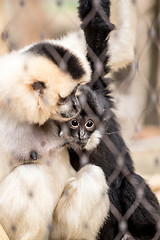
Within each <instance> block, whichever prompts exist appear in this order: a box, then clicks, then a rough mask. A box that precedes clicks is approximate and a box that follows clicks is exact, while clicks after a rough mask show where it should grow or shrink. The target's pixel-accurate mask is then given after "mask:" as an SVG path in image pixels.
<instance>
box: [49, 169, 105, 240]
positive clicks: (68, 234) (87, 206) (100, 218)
mask: <svg viewBox="0 0 160 240" xmlns="http://www.w3.org/2000/svg"><path fill="white" fill-rule="evenodd" d="M107 193H108V186H107V184H106V180H105V176H104V173H103V171H102V170H101V168H100V167H97V166H95V165H86V166H85V167H83V168H82V169H81V170H80V171H79V172H78V173H77V175H76V177H74V178H71V179H70V180H69V181H68V183H67V185H66V187H65V189H64V192H63V194H62V197H61V199H60V201H59V202H58V205H57V207H56V209H55V212H54V214H53V226H54V229H53V234H52V237H53V239H54V240H80V239H81V240H82V239H83V240H95V239H96V237H97V233H98V232H99V230H100V227H102V226H103V223H104V221H105V218H106V216H107V214H106V213H107V212H108V210H109V198H108V194H107Z"/></svg>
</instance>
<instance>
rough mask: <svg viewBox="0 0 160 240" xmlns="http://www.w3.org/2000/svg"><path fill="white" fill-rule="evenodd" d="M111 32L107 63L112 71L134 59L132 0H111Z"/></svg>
mask: <svg viewBox="0 0 160 240" xmlns="http://www.w3.org/2000/svg"><path fill="white" fill-rule="evenodd" d="M110 20H111V22H112V23H113V24H114V25H115V30H113V31H112V32H111V35H110V38H109V44H108V54H109V56H110V59H109V65H110V66H111V70H112V71H117V70H118V69H120V68H124V67H126V65H127V64H129V63H130V62H132V61H133V59H134V49H135V44H136V34H137V30H136V25H137V13H136V3H134V2H133V1H132V0H127V1H126V0H111V17H110Z"/></svg>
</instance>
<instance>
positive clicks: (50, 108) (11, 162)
mask: <svg viewBox="0 0 160 240" xmlns="http://www.w3.org/2000/svg"><path fill="white" fill-rule="evenodd" d="M51 42H52V43H53V41H51ZM54 43H55V44H57V45H58V44H60V45H63V46H65V41H64V42H63V41H62V40H61V42H60V43H58V41H55V42H54ZM67 47H68V46H67ZM68 48H69V47H68ZM26 49H27V48H26ZM71 51H74V52H75V53H76V56H78V57H79V61H80V63H81V64H82V65H83V66H84V68H85V70H86V74H85V75H84V76H83V77H82V79H80V80H78V81H77V80H76V81H75V80H74V79H72V77H71V76H70V75H69V74H66V73H64V72H62V71H61V70H60V69H59V68H58V67H57V66H56V65H55V64H53V63H52V62H51V61H50V60H48V59H47V58H46V57H44V56H43V57H42V56H39V55H36V56H35V55H34V54H26V53H25V50H24V49H23V50H22V51H19V52H13V53H11V54H8V55H6V56H3V57H1V58H0V85H1V87H0V152H1V154H0V224H1V225H2V227H3V228H4V230H5V231H6V233H7V234H8V236H9V238H10V239H12V240H41V239H42V240H43V239H45V240H47V239H48V235H49V226H50V225H51V224H52V216H53V217H54V214H56V215H58V216H59V217H60V218H61V216H62V218H64V220H66V221H67V222H66V223H65V224H67V228H65V227H63V228H61V231H59V226H60V225H61V221H60V225H57V230H56V229H55V230H56V233H55V234H56V236H58V237H57V239H56V240H60V237H61V236H65V235H66V230H67V232H68V233H67V238H68V237H69V238H70V239H84V237H85V235H86V232H87V239H90V240H91V239H94V238H95V237H96V235H97V234H98V231H99V229H100V227H101V226H102V224H103V222H104V220H105V217H106V213H107V211H108V206H109V204H108V195H107V194H105V193H104V192H107V189H108V187H107V184H106V181H105V177H104V174H103V172H102V170H101V169H100V168H98V167H96V166H86V167H84V168H82V170H81V171H80V172H79V173H77V175H76V173H75V171H74V170H73V168H72V167H71V165H70V162H69V156H68V151H67V150H66V148H61V147H59V146H56V144H57V141H59V140H60V139H59V140H58V139H57V138H58V135H57V132H56V127H55V126H54V123H53V122H52V121H51V120H49V119H51V118H52V119H56V114H57V113H58V112H59V107H58V104H57V103H58V96H59V95H60V96H62V97H63V96H64V97H65V96H68V95H69V94H70V93H71V92H72V91H73V89H74V88H75V87H76V86H77V84H83V83H85V82H88V81H90V75H91V70H90V68H89V63H88V62H87V60H86V56H85V55H84V52H83V54H81V53H79V52H78V51H77V50H75V49H72V50H71ZM37 81H43V82H44V83H45V85H46V88H44V89H43V91H44V92H43V91H42V93H41V92H40V91H36V89H34V88H33V84H34V83H35V82H37ZM55 83H56V84H55ZM64 85H65V87H64ZM67 107H68V106H67ZM35 123H36V125H35ZM52 123H53V124H52ZM45 124H46V125H47V127H49V129H50V131H46V130H45V129H44V128H43V127H44V126H45ZM35 126H36V128H35ZM43 140H45V142H46V145H45V146H42V145H41V144H42V142H43ZM93 142H94V141H93ZM58 143H59V142H58ZM92 144H93V143H92ZM92 144H91V146H92ZM96 144H97V142H96ZM94 145H95V142H94ZM32 150H35V151H36V152H38V159H37V160H36V162H35V164H33V162H32V164H28V165H27V164H24V161H25V159H28V158H29V154H30V151H32ZM74 177H75V179H74V180H73V178H74ZM71 178H72V180H71V181H69V182H68V179H71ZM67 182H68V183H67ZM66 184H67V185H66ZM65 186H66V188H65ZM64 188H65V189H68V188H70V190H71V192H72V199H71V203H72V201H73V203H72V204H73V208H72V207H71V206H70V207H67V208H65V212H63V208H58V207H57V210H56V212H54V210H55V207H56V206H57V204H58V201H59V199H60V204H61V203H63V204H64V206H66V205H68V204H70V203H69V201H68V198H65V200H66V202H65V201H64V197H65V196H66V195H65V191H64V194H63V195H62V192H63V190H64ZM76 189H77V191H75V190H76ZM61 195H62V198H61ZM87 196H88V197H87ZM58 206H59V204H58ZM86 206H87V211H86V208H85V207H86ZM81 207H84V208H83V211H82V210H81ZM58 209H59V210H58ZM93 210H94V214H93ZM92 214H93V216H94V217H93V218H91V217H92ZM56 215H55V216H56ZM68 216H71V219H69V218H68ZM78 216H79V217H78ZM74 217H75V225H74V226H73V227H72V228H71V230H70V227H69V226H70V223H73V222H74ZM55 218H56V217H55ZM55 218H54V219H55ZM85 220H86V221H87V222H88V221H90V222H89V225H90V228H88V229H87V228H85V227H84V226H85ZM62 225H63V223H62ZM54 227H55V226H54ZM77 229H79V230H78V235H77V236H76V234H77ZM58 234H59V235H58Z"/></svg>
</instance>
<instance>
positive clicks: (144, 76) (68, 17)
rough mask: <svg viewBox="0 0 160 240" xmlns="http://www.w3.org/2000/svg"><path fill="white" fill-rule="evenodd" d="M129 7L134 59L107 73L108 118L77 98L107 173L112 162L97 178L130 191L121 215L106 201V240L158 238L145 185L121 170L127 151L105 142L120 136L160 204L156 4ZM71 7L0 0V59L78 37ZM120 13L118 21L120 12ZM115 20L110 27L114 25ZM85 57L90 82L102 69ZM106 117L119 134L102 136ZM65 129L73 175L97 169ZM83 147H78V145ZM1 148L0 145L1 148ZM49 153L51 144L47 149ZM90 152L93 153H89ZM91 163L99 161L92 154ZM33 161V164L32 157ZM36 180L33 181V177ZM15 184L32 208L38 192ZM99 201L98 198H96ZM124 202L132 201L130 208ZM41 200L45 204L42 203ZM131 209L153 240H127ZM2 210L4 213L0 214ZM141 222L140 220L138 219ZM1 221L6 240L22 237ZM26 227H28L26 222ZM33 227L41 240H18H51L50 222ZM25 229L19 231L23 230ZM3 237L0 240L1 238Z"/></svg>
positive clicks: (159, 20) (159, 6)
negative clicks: (110, 221)
mask: <svg viewBox="0 0 160 240" xmlns="http://www.w3.org/2000/svg"><path fill="white" fill-rule="evenodd" d="M119 1H120V0H119ZM132 2H133V4H134V5H135V6H136V12H137V19H138V20H137V23H138V24H137V30H136V46H135V49H134V51H135V55H134V57H133V59H132V62H130V63H129V65H127V67H126V68H123V69H119V70H118V71H113V72H112V76H111V77H112V78H113V79H114V81H112V83H111V84H112V86H113V93H112V95H113V96H114V99H115V100H114V104H115V109H113V111H111V108H110V107H108V106H107V107H108V108H107V107H106V108H107V110H108V112H107V115H105V118H104V119H103V117H104V116H103V109H100V111H101V110H102V113H101V114H100V116H99V115H98V114H95V112H94V110H93V107H91V106H90V104H89V103H88V100H87V99H86V95H85V94H82V98H80V99H79V101H80V103H81V109H82V110H83V111H84V112H85V114H86V115H87V116H89V120H93V122H94V125H95V126H94V130H95V128H96V130H97V131H99V133H100V135H101V136H103V137H101V138H102V140H101V138H100V140H99V141H102V142H103V144H104V145H105V146H106V148H107V149H109V150H107V151H108V154H110V155H111V156H113V159H114V161H115V163H114V167H113V165H112V163H110V164H111V167H109V168H111V171H110V172H108V175H107V174H106V173H105V174H106V178H107V183H108V185H109V186H112V185H113V186H114V185H115V186H118V185H119V181H120V180H119V179H120V178H121V177H122V176H123V178H125V181H126V184H128V185H129V186H130V187H128V188H126V189H127V190H128V189H129V190H131V192H128V193H126V192H125V193H124V194H121V193H120V194H119V196H120V197H121V198H126V199H127V198H128V199H129V200H127V201H128V202H129V205H128V206H125V208H126V209H125V211H124V210H123V211H122V209H121V207H119V208H117V207H116V205H115V204H114V201H113V200H112V201H110V211H111V214H112V215H113V216H114V219H115V221H116V222H117V223H118V227H117V228H118V230H117V232H116V234H115V236H114V239H115V240H118V239H122V238H123V239H146V240H147V239H153V240H156V239H157V240H158V239H160V214H159V212H158V210H157V208H156V207H155V205H154V203H152V201H151V197H150V195H149V194H148V193H147V189H148V188H147V187H146V183H145V182H144V181H143V180H142V179H139V178H138V179H137V177H135V176H134V175H133V174H131V172H130V171H131V170H130V166H128V163H126V158H127V156H128V154H129V153H128V148H127V147H126V146H125V145H124V147H123V143H122V146H121V147H120V146H118V144H116V142H115V141H113V139H114V138H116V136H117V135H118V136H119V134H121V133H120V132H122V134H123V135H124V138H125V139H126V142H127V145H128V146H129V148H130V149H131V154H132V156H133V161H134V164H135V168H136V172H138V173H140V174H141V175H142V176H144V178H147V181H148V182H149V183H150V184H151V188H152V190H153V191H154V192H155V194H156V195H157V197H158V199H159V200H160V181H159V180H160V70H159V69H160V68H159V66H160V1H156V0H154V1H150V0H148V1H146V0H139V1H132ZM77 4H78V2H77V1H76V0H68V1H67V0H54V1H53V0H52V1H51V0H47V1H44V0H35V1H31V0H27V1H25V0H21V1H18V0H14V1H9V0H5V1H4V0H0V19H1V21H0V33H1V39H0V54H1V55H3V54H5V53H7V52H8V53H9V52H11V51H13V50H17V49H20V48H22V47H24V46H26V45H28V44H31V43H33V42H35V41H41V40H44V39H56V38H58V37H60V36H63V35H64V34H66V33H67V32H70V31H75V30H78V29H79V26H80V20H79V18H78V16H77ZM96 4H97V9H98V10H97V11H99V14H100V15H101V17H102V18H104V19H105V21H106V18H107V16H105V15H104V12H103V11H102V10H101V8H99V7H98V6H99V1H98V0H97V1H96ZM121 14H122V15H123V12H122V13H121ZM92 17H94V16H93V14H92V13H91V14H89V15H88V18H87V20H86V22H89V21H90V20H91V19H92ZM123 18H126V21H127V16H123ZM134 20H135V19H133V21H134ZM116 21H118V20H116ZM116 21H115V26H116V23H117V22H116ZM119 21H120V20H119ZM125 37H126V36H124V38H125ZM119 40H120V39H119V35H117V40H116V42H117V45H118V44H119ZM129 47H131V48H133V47H134V46H133V45H131V46H129ZM91 51H92V56H94V61H96V62H97V65H96V66H97V69H96V72H95V73H94V75H93V78H95V79H98V78H99V76H100V74H101V69H102V66H103V63H102V62H101V59H98V58H97V56H95V55H94V51H93V49H92V50H91ZM123 51H125V49H122V56H123ZM126 51H127V50H126ZM61 60H63V62H65V63H66V64H67V62H68V60H69V58H67V57H66V58H65V57H64V58H63V57H62V59H61ZM26 65H27V63H26ZM26 71H27V70H26ZM109 77H110V76H109ZM106 81H110V78H108V79H107V80H106ZM82 92H83V90H82ZM88 94H89V93H88ZM102 108H103V106H102ZM113 112H114V113H113ZM114 114H116V116H117V121H118V122H119V123H120V125H121V129H122V130H119V128H118V127H117V126H116V127H113V128H112V129H113V130H112V131H110V129H111V128H110V122H112V121H113V120H112V119H115V116H114ZM77 118H78V116H76V117H75V118H74V120H77ZM81 118H82V116H81ZM72 121H73V119H72ZM74 123H75V122H74ZM76 124H77V123H76ZM85 124H86V122H85ZM78 125H80V123H78ZM83 125H84V124H83ZM85 126H86V125H85ZM108 126H109V127H108ZM72 127H73V126H72ZM72 127H71V121H69V122H67V123H63V124H60V128H61V131H60V137H61V138H62V139H63V140H65V141H66V143H67V147H68V149H71V148H73V149H74V151H75V153H76V159H77V156H78V159H79V161H80V164H79V165H78V166H77V165H75V166H74V167H75V168H77V169H76V170H78V171H80V169H81V168H83V167H85V166H86V165H87V164H89V163H92V164H96V165H98V166H99V165H100V164H102V165H103V163H99V162H98V163H97V162H94V160H92V155H93V154H96V153H95V149H89V150H86V149H85V148H83V146H81V145H79V142H80V141H79V140H78V138H77V136H75V135H74V134H75V133H74V134H73V132H74V131H72V130H73V129H72ZM71 129H72V130H71ZM91 133H92V131H91ZM72 134H73V136H72ZM90 135H91V134H90ZM78 137H79V136H78ZM120 141H121V140H120ZM58 143H59V142H58ZM61 144H62V143H60V145H61ZM63 144H64V142H63ZM83 144H84V145H85V144H86V142H84V143H83ZM83 144H82V145H83ZM98 144H99V142H98ZM98 144H97V145H98ZM1 145H2V146H3V141H2V143H1ZM44 145H45V143H44ZM56 148H57V145H56V147H55V149H56ZM96 148H97V149H98V147H97V146H96ZM3 154H4V156H3ZM5 154H6V152H5V151H4V153H2V157H1V158H3V159H4V158H5V156H6V155H5ZM102 155H103V154H102ZM34 156H35V155H34ZM98 156H99V157H100V154H99V155H98ZM74 157H75V156H74ZM35 158H36V160H37V157H36V156H35ZM93 158H94V157H93ZM1 161H2V159H1ZM99 161H100V159H99ZM19 162H20V161H19ZM19 162H18V165H19ZM37 162H38V161H36V163H37ZM24 163H25V164H26V166H28V163H26V162H23V163H21V162H20V165H21V164H24ZM9 164H10V168H11V169H12V171H14V169H15V168H17V161H16V163H15V162H14V160H13V159H11V160H10V162H9ZM34 164H35V163H34ZM53 164H54V163H53V162H52V156H49V157H47V159H46V160H45V165H46V166H47V168H50V169H52V167H53ZM107 164H108V163H107ZM73 165H74V164H73ZM24 166H25V165H24ZM102 169H103V167H102ZM0 170H1V169H0ZM57 170H58V171H59V174H61V170H60V169H57ZM12 171H11V172H12ZM9 174H11V173H9ZM62 174H63V173H62ZM5 177H6V176H4V175H3V173H2V174H1V180H0V182H1V183H0V184H2V182H3V181H4V179H5ZM38 179H39V181H40V178H38ZM59 181H60V180H59ZM22 182H23V183H22ZM21 183H22V186H23V189H25V193H24V194H25V196H27V197H26V199H27V201H28V204H29V205H33V204H34V196H35V195H36V194H37V188H38V187H37V186H40V185H37V186H34V185H31V186H28V183H27V179H25V178H23V176H22V181H21ZM32 184H36V183H34V180H33V182H32ZM40 184H42V185H43V183H42V181H40ZM44 187H45V185H44ZM13 191H14V189H13ZM133 192H134V193H133ZM64 195H65V196H67V197H68V196H70V192H69V190H66V189H65V190H64ZM8 197H9V196H8ZM101 197H102V198H103V195H102V196H101ZM0 198H1V197H0ZM41 198H45V196H39V201H41ZM130 199H132V201H131V200H130ZM121 200H122V199H119V200H118V202H121ZM22 201H23V199H22ZM46 201H49V198H48V199H47V200H46ZM0 202H1V201H0ZM122 202H123V201H122ZM35 203H36V201H35ZM100 203H101V199H100V200H99V202H97V203H96V204H97V205H96V204H95V208H97V209H98V208H99V204H100ZM46 204H47V203H46ZM19 207H21V206H19ZM44 207H45V204H44ZM83 208H84V206H83ZM139 208H140V209H141V208H143V209H145V210H144V212H143V214H146V215H147V214H148V213H149V217H148V215H147V216H146V218H147V219H148V218H150V217H151V218H152V220H150V221H151V222H152V223H153V222H156V224H155V226H156V233H155V234H153V236H152V238H145V237H144V238H143V237H139V238H135V237H134V236H133V235H132V234H131V229H132V227H130V223H129V222H130V221H131V220H130V219H131V217H132V216H133V215H134V213H135V218H136V217H137V216H138V214H140V210H139ZM3 211H5V210H4V209H3ZM3 211H2V210H1V212H0V215H1V216H3V215H6V213H5V212H3ZM39 211H40V214H39V215H37V216H39V217H41V211H42V212H43V211H45V209H43V210H42V209H39ZM93 212H94V210H93ZM146 212H148V213H146ZM52 214H53V215H54V213H50V215H52ZM42 215H43V214H42ZM93 215H94V214H93ZM18 218H19V225H21V223H22V226H23V221H22V222H21V219H23V217H22V216H21V215H19V216H18ZM142 218H143V219H145V216H143V217H142ZM140 219H141V218H140ZM4 222H5V226H6V222H8V223H7V224H8V225H10V227H9V232H7V231H6V233H7V234H8V235H9V236H12V237H13V236H14V239H17V240H18V239H23V231H22V235H18V234H19V232H18V231H17V229H18V228H19V226H17V225H16V224H17V223H15V222H14V218H12V217H10V219H5V221H4ZM106 222H107V220H106ZM133 222H134V220H133ZM0 223H1V222H0ZM27 224H28V225H29V223H27ZM27 224H26V225H27ZM31 224H32V223H31ZM41 224H42V225H46V229H47V231H46V234H44V236H43V238H42V237H41V233H39V234H40V235H39V237H38V236H37V238H34V234H35V235H36V234H37V233H34V232H33V233H32V234H33V238H31V236H29V237H28V238H27V237H26V238H24V239H52V234H51V233H52V232H54V227H55V225H54V224H52V222H51V221H50V218H48V219H47V218H46V222H43V221H42V223H41ZM139 224H140V223H139ZM33 225H34V224H33ZM84 225H85V227H84V229H86V232H87V231H88V229H89V225H90V222H86V223H85V224H84ZM2 226H3V224H2ZM25 227H26V229H27V226H25ZM104 227H105V225H104ZM133 229H134V228H133ZM145 230H146V229H145ZM24 231H25V230H24ZM139 231H140V232H141V231H142V232H143V229H140V230H139ZM17 232H18V233H17ZM48 232H49V233H48ZM49 234H50V236H49ZM151 235H152V234H151ZM142 236H143V234H142ZM19 237H20V238H19ZM0 238H1V229H0ZM3 238H4V239H7V237H6V236H5V235H4V237H3ZM3 238H2V239H3ZM53 239H56V237H55V238H54V237H53ZM64 239H68V238H64ZM76 239H78V238H76ZM86 239H88V238H86ZM90 239H91V238H90ZM92 239H95V238H92ZM100 239H105V238H102V236H101V234H100ZM107 239H111V238H106V240H107ZM112 239H113V238H112ZM57 240H60V239H57Z"/></svg>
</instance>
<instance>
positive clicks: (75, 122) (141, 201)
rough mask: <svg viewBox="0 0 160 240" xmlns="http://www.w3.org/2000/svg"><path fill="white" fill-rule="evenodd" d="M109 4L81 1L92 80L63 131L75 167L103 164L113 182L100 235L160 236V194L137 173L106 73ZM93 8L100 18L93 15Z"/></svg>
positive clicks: (103, 239) (106, 238)
mask: <svg viewBox="0 0 160 240" xmlns="http://www.w3.org/2000/svg"><path fill="white" fill-rule="evenodd" d="M84 6H85V7H84ZM109 6H110V1H107V0H101V1H90V0H87V1H86V0H84V1H81V2H80V7H79V13H80V18H81V20H82V27H83V29H84V33H85V37H86V41H87V44H88V59H89V61H90V64H91V68H92V77H91V81H90V82H89V83H87V84H86V85H87V86H82V87H81V88H80V91H81V95H79V97H78V99H79V102H80V105H81V111H80V113H79V114H78V115H77V116H76V117H74V118H73V119H71V120H70V121H69V122H67V123H62V124H60V127H61V129H60V136H62V137H63V138H64V139H68V141H69V140H70V143H69V144H68V150H69V154H70V162H71V165H72V166H73V167H74V169H75V170H76V171H77V172H78V171H81V169H83V167H84V165H87V164H92V165H93V166H94V165H96V166H99V167H100V168H101V169H102V170H103V172H104V174H105V178H106V182H107V183H108V185H109V191H108V195H109V199H110V209H109V212H108V211H107V212H106V221H105V222H104V223H103V225H102V226H101V230H100V232H99V235H98V237H97V239H99V240H113V239H122V238H123V237H126V236H127V235H129V236H130V237H131V239H132V238H133V237H134V239H141V240H149V239H153V238H154V237H155V238H156V239H160V237H159V235H158V231H159V230H158V225H157V223H158V222H159V220H160V206H159V203H158V200H157V199H156V196H155V195H154V194H153V192H152V191H151V189H150V188H149V186H148V185H147V183H146V182H145V180H144V179H143V178H142V177H141V176H139V175H138V174H136V173H135V170H134V166H133V161H132V158H131V156H130V153H129V150H128V148H127V146H126V144H125V142H124V140H123V138H122V136H121V133H120V127H119V125H118V123H117V120H116V117H115V115H114V113H113V111H112V110H113V108H114V104H113V99H112V96H111V93H110V90H109V83H110V79H109V78H107V77H106V74H107V73H108V72H109V66H108V64H107V63H109V57H110V56H108V53H107V48H108V38H106V35H107V33H108V32H109V31H110V30H112V25H111V23H110V21H109V11H110V7H109ZM90 13H92V14H93V15H94V17H95V18H92V19H90V18H89V17H88V16H89V15H90ZM93 15H92V16H93ZM124 38H125V36H124ZM117 44H118V43H117ZM106 64H107V65H106ZM93 199H94V197H93ZM58 204H61V205H60V206H61V209H60V208H58V210H57V213H56V214H57V215H58V216H59V215H60V210H61V211H63V206H64V205H65V203H63V201H61V199H60V201H59V203H58ZM87 207H88V206H87V205H86V211H87ZM61 216H62V215H61ZM64 218H65V217H64ZM64 218H63V219H62V218H59V221H61V222H64ZM126 234H127V235H126ZM156 234H157V235H156ZM123 239H124V238H123ZM129 239H130V238H129Z"/></svg>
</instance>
